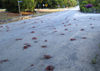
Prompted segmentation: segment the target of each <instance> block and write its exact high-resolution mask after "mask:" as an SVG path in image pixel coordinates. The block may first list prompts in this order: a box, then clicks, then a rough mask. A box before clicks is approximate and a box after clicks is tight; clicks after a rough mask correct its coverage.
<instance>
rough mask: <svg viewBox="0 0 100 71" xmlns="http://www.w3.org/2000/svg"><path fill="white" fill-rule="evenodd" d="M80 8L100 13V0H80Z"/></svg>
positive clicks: (84, 10)
mask: <svg viewBox="0 0 100 71" xmlns="http://www.w3.org/2000/svg"><path fill="white" fill-rule="evenodd" d="M79 5H80V10H81V11H82V12H88V13H100V0H79Z"/></svg>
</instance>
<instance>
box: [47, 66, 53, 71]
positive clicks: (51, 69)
mask: <svg viewBox="0 0 100 71" xmlns="http://www.w3.org/2000/svg"><path fill="white" fill-rule="evenodd" d="M53 70H54V66H52V65H49V66H47V67H46V71H53Z"/></svg>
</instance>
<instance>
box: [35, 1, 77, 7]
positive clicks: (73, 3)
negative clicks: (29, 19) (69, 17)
mask: <svg viewBox="0 0 100 71" xmlns="http://www.w3.org/2000/svg"><path fill="white" fill-rule="evenodd" d="M76 5H77V0H42V1H41V2H38V4H37V6H36V7H37V8H64V7H74V6H76Z"/></svg>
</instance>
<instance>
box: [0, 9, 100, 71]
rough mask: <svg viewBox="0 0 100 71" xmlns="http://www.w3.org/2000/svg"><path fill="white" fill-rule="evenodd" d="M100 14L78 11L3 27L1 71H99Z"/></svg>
mask: <svg viewBox="0 0 100 71" xmlns="http://www.w3.org/2000/svg"><path fill="white" fill-rule="evenodd" d="M99 47H100V14H83V13H80V12H79V11H78V8H73V9H70V10H69V11H62V12H56V13H52V14H48V15H44V16H39V17H36V18H32V19H28V20H22V21H18V22H13V23H9V24H4V25H0V71H46V70H48V69H49V67H48V66H51V68H50V69H51V71H52V70H54V71H99V70H98V68H97V67H96V66H95V65H93V64H92V63H91V60H92V59H93V58H94V57H95V56H96V55H98V54H99V52H100V48H99ZM49 71H50V70H49Z"/></svg>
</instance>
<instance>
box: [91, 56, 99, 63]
mask: <svg viewBox="0 0 100 71" xmlns="http://www.w3.org/2000/svg"><path fill="white" fill-rule="evenodd" d="M97 57H98V54H97V55H96V56H95V57H94V58H93V59H92V60H91V63H92V64H96V63H97Z"/></svg>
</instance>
